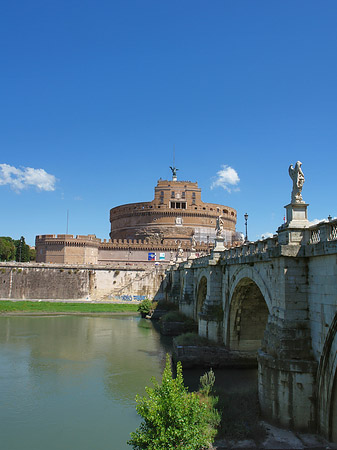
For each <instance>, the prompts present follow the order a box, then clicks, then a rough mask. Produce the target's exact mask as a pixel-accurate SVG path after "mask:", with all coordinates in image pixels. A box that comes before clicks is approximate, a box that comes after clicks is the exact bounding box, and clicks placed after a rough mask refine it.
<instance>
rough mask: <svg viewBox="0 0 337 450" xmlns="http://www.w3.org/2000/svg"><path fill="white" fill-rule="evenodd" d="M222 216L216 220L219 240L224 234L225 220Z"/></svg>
mask: <svg viewBox="0 0 337 450" xmlns="http://www.w3.org/2000/svg"><path fill="white" fill-rule="evenodd" d="M221 217H222V216H221V215H220V216H218V217H217V218H216V227H215V234H216V237H217V238H221V237H222V232H223V220H222V219H221Z"/></svg>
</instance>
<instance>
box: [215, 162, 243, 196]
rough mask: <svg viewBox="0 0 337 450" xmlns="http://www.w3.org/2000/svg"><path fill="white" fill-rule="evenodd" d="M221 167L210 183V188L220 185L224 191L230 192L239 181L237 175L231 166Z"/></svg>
mask: <svg viewBox="0 0 337 450" xmlns="http://www.w3.org/2000/svg"><path fill="white" fill-rule="evenodd" d="M221 167H222V169H221V170H219V172H217V174H216V177H214V178H215V180H214V181H213V183H212V184H211V189H214V188H215V187H222V188H223V189H224V190H225V191H228V192H231V190H232V188H233V187H234V186H236V185H237V184H238V183H239V181H240V178H239V175H238V173H237V171H236V170H235V169H233V167H230V166H226V165H224V164H223V165H222V166H221ZM236 190H238V188H236Z"/></svg>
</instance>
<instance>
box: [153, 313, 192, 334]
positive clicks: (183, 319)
mask: <svg viewBox="0 0 337 450" xmlns="http://www.w3.org/2000/svg"><path fill="white" fill-rule="evenodd" d="M160 320H161V321H162V322H180V323H184V324H185V327H184V330H185V331H190V332H192V331H195V330H197V324H196V322H195V321H194V320H193V319H190V318H189V317H187V316H185V314H183V313H181V312H179V311H170V312H168V313H166V314H165V315H164V316H162V317H161V318H160Z"/></svg>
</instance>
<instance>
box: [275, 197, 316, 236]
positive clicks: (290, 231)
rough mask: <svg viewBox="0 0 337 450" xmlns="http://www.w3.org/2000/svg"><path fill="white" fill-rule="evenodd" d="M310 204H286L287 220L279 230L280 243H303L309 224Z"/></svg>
mask: <svg viewBox="0 0 337 450" xmlns="http://www.w3.org/2000/svg"><path fill="white" fill-rule="evenodd" d="M308 206H309V204H308V203H290V204H289V205H286V206H285V209H286V211H287V221H286V223H284V224H283V225H281V226H280V227H279V228H278V230H277V233H278V242H279V244H281V245H288V244H297V245H298V244H302V241H303V238H304V232H305V229H306V228H308V226H309V221H308V210H307V209H308Z"/></svg>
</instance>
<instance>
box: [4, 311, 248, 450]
mask: <svg viewBox="0 0 337 450" xmlns="http://www.w3.org/2000/svg"><path fill="white" fill-rule="evenodd" d="M170 345H171V344H170V340H169V339H164V338H163V337H162V336H161V335H160V334H159V333H158V332H157V330H156V329H155V328H154V327H153V325H152V323H151V322H150V321H147V320H145V319H140V318H139V317H138V316H118V315H115V316H109V317H107V316H105V317H100V316H95V317H89V316H88V317H87V316H50V317H45V316H43V317H42V316H36V317H32V316H11V317H0V449H1V450H109V449H111V450H127V449H129V450H130V449H131V447H129V446H128V445H127V444H126V441H127V440H128V439H129V434H130V432H131V431H133V430H135V429H136V428H137V426H138V425H139V423H140V418H139V417H138V416H137V413H136V410H135V396H136V394H138V393H139V394H141V395H143V394H144V393H145V391H144V387H145V386H146V385H151V383H150V378H151V377H152V376H155V377H156V378H157V379H160V377H161V373H162V370H163V367H164V365H165V355H166V352H169V351H170ZM203 372H204V371H203V370H189V371H184V378H185V382H186V384H187V385H189V386H190V387H191V388H196V387H197V384H198V379H199V376H200V375H202V374H203ZM216 379H217V383H221V385H222V387H224V386H226V388H228V390H232V389H237V388H240V387H243V388H244V387H246V386H247V385H254V384H255V383H256V371H254V370H248V371H247V370H242V371H239V370H235V371H234V370H227V371H216Z"/></svg>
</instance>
